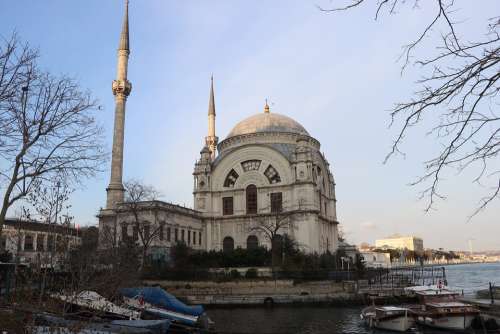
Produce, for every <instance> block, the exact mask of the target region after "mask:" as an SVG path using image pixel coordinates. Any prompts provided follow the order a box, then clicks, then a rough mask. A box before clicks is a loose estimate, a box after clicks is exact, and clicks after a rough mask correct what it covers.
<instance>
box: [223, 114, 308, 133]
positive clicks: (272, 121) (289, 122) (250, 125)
mask: <svg viewBox="0 0 500 334" xmlns="http://www.w3.org/2000/svg"><path fill="white" fill-rule="evenodd" d="M258 132H289V133H296V134H301V135H306V136H309V133H308V132H307V131H306V129H304V127H303V126H302V125H300V123H298V122H297V121H295V120H293V119H291V118H290V117H287V116H284V115H280V114H276V113H270V112H264V113H260V114H257V115H253V116H250V117H248V118H246V119H244V120H243V121H241V122H239V123H238V124H236V126H235V127H234V128H233V129H232V130H231V132H229V135H228V136H227V138H229V137H234V136H239V135H244V134H249V133H258Z"/></svg>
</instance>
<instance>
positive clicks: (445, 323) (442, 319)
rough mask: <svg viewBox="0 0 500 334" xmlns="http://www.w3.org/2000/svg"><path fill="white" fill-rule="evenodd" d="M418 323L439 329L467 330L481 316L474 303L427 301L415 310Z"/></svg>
mask: <svg viewBox="0 0 500 334" xmlns="http://www.w3.org/2000/svg"><path fill="white" fill-rule="evenodd" d="M413 313H414V314H415V316H416V321H417V323H418V324H420V325H423V326H428V327H434V328H439V329H447V330H455V331H465V330H467V329H469V328H470V327H471V325H472V321H473V320H474V319H475V318H477V317H478V316H479V311H478V310H477V309H476V308H475V307H474V306H472V305H470V304H466V303H462V302H457V301H442V302H429V303H425V304H424V305H423V306H422V308H421V309H420V310H413Z"/></svg>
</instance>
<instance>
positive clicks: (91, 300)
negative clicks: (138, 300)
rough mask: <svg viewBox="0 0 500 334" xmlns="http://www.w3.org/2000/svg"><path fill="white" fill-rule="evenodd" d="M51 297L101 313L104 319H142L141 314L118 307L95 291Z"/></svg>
mask: <svg viewBox="0 0 500 334" xmlns="http://www.w3.org/2000/svg"><path fill="white" fill-rule="evenodd" d="M51 297H52V298H54V299H58V300H60V301H63V302H65V303H68V304H71V305H74V306H77V307H80V308H84V309H88V310H91V311H93V312H98V313H101V314H102V315H103V316H104V317H108V318H112V319H128V320H138V319H141V313H140V312H138V311H135V310H132V309H130V308H126V307H121V306H118V305H116V304H114V303H112V302H110V301H109V300H107V299H106V298H104V297H103V296H101V295H100V294H98V293H97V292H95V291H82V292H80V293H78V294H73V295H68V294H63V293H53V294H51Z"/></svg>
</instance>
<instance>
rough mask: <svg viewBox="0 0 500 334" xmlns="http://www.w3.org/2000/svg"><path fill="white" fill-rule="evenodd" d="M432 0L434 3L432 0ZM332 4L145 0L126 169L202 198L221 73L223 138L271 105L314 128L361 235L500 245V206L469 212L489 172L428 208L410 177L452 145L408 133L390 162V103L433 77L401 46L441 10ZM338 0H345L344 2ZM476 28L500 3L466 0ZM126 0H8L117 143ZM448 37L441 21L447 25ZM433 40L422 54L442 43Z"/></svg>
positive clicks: (78, 208)
mask: <svg viewBox="0 0 500 334" xmlns="http://www.w3.org/2000/svg"><path fill="white" fill-rule="evenodd" d="M429 2H430V1H429ZM330 3H331V1H329V0H317V1H314V0H275V1H269V0H255V1H235V0H214V1H202V0H197V1H195V0H192V1H186V0H178V1H173V0H172V1H171V0H131V3H130V41H131V49H132V52H131V56H130V63H129V80H130V81H131V82H132V85H133V90H132V93H131V95H130V97H129V100H128V104H127V116H126V132H125V136H126V138H125V153H124V154H125V163H124V168H125V172H124V173H125V178H126V179H127V178H137V179H141V180H143V181H144V182H146V183H149V184H152V185H154V186H155V187H157V188H158V189H159V190H160V191H161V192H162V194H163V199H164V200H166V201H171V202H174V203H179V204H185V205H186V206H191V205H192V193H191V192H192V185H193V180H192V175H191V173H192V170H193V165H194V162H195V159H197V158H198V157H199V151H200V149H201V148H202V145H203V138H204V136H205V135H206V131H207V106H208V95H209V82H210V75H211V74H212V73H213V74H214V78H215V97H216V108H217V121H216V122H217V125H216V126H217V128H216V129H217V135H218V136H219V137H220V138H221V139H223V138H224V137H225V136H226V135H227V133H228V132H229V131H230V130H231V128H232V126H234V125H235V124H236V123H237V122H238V121H240V120H242V119H243V118H245V117H248V116H250V115H252V114H254V113H258V112H262V110H263V105H264V99H265V98H268V99H269V101H270V102H271V112H273V111H274V112H278V113H281V114H285V115H287V116H290V117H292V118H294V119H295V120H297V121H298V122H300V123H301V124H303V125H304V127H305V128H306V129H307V130H308V132H309V133H310V134H311V135H312V136H314V137H315V138H317V139H318V140H319V141H320V142H321V145H322V151H324V153H325V155H326V157H327V159H328V160H329V161H330V163H331V167H332V171H333V173H334V176H335V180H336V183H337V188H336V190H337V199H338V202H337V211H338V219H339V221H340V223H341V225H342V226H343V229H344V231H345V233H346V236H347V239H348V241H351V242H353V243H360V242H363V241H367V242H369V243H374V240H375V239H376V238H379V237H384V236H387V235H389V234H393V233H400V234H414V235H418V236H421V237H422V238H423V239H424V246H426V247H434V248H437V247H444V248H451V249H467V248H468V246H467V245H468V244H467V240H468V239H469V238H472V239H474V240H473V247H474V249H478V250H480V249H500V238H499V236H500V203H499V201H497V202H496V203H494V204H493V205H491V206H490V207H489V208H488V210H487V211H485V212H483V213H482V214H480V215H478V216H476V217H475V218H474V219H473V220H472V221H470V222H467V217H468V215H469V214H470V213H472V212H473V210H474V208H475V207H476V205H477V203H478V200H479V199H480V197H481V196H482V194H483V193H484V190H485V189H484V187H485V186H479V185H477V184H473V183H472V179H473V176H474V172H475V171H470V172H466V173H465V174H462V175H457V173H456V172H450V173H448V174H447V175H446V180H445V183H444V188H443V190H444V191H445V192H446V194H447V195H448V198H447V200H446V201H442V202H439V203H438V205H437V210H436V211H433V212H431V213H427V214H425V213H424V211H423V210H424V208H425V205H426V203H425V202H423V201H419V200H418V192H419V188H418V187H417V188H415V187H410V186H408V184H409V183H410V182H411V181H413V180H414V179H415V177H417V176H418V175H420V174H421V173H422V166H423V165H422V161H424V159H425V158H430V157H431V155H432V153H433V152H436V148H437V145H439V142H438V141H436V139H435V138H432V137H428V136H425V133H426V130H428V128H425V127H422V128H420V129H417V130H416V131H414V132H413V133H412V136H409V137H408V138H407V141H406V144H405V146H404V149H405V151H406V153H408V154H407V156H406V157H405V158H403V157H396V158H395V159H393V160H391V161H390V162H389V163H388V164H383V163H382V162H383V159H384V157H385V155H386V153H387V152H388V150H389V148H390V145H391V143H392V139H393V136H394V133H395V129H388V124H389V121H390V119H389V115H388V110H389V109H390V108H391V106H392V105H393V103H395V102H398V101H402V100H405V99H408V98H409V97H411V93H412V91H413V90H414V89H415V86H414V85H413V82H414V81H415V80H416V79H417V78H418V77H419V74H420V73H419V72H418V71H417V69H416V68H411V69H410V70H409V71H407V72H406V73H405V74H404V75H403V76H401V74H400V65H399V64H398V63H397V58H398V56H399V54H400V52H401V46H402V45H403V44H405V43H408V42H409V41H410V40H411V39H412V38H415V36H416V34H417V33H418V32H419V31H421V29H422V28H423V26H424V24H425V23H426V22H428V20H429V19H430V14H431V8H430V7H429V8H428V7H425V6H424V4H423V2H422V6H423V7H424V8H420V9H414V10H411V9H410V7H408V9H407V10H403V11H401V12H400V13H398V15H392V16H387V15H385V16H384V17H383V18H382V19H380V20H378V21H375V20H374V19H373V18H374V10H375V8H374V5H375V4H371V5H367V6H364V7H363V8H359V9H356V10H353V11H351V12H347V13H337V14H331V13H330V14H328V13H323V12H320V11H319V10H318V9H317V8H316V6H315V5H316V4H323V5H328V4H330ZM334 3H335V2H334ZM456 3H457V8H459V10H458V11H457V12H456V13H455V18H456V19H457V20H461V21H463V23H461V25H460V32H459V33H460V34H462V35H463V36H479V35H480V34H482V33H483V32H484V29H485V25H484V19H485V18H488V17H490V16H493V15H494V14H495V15H497V14H498V12H499V9H500V4H499V2H498V0H482V1H481V2H480V4H481V5H479V2H477V1H465V0H462V1H456ZM122 14H123V1H120V0H85V1H74V0H71V1H69V0H43V1H41V0H10V1H9V0H1V1H0V34H1V35H2V36H4V37H5V36H9V35H10V33H11V32H12V31H14V30H15V31H17V32H18V34H19V35H20V37H21V38H22V39H24V40H27V41H28V42H30V43H31V44H32V45H33V46H36V47H39V48H40V51H41V54H42V58H41V64H42V66H43V67H44V68H46V69H48V70H50V71H52V72H54V73H64V74H70V75H72V76H74V77H76V78H78V79H79V81H80V83H81V85H82V86H83V87H85V88H88V89H90V90H91V91H92V92H93V94H94V95H95V97H97V98H98V99H99V101H100V103H101V104H102V106H103V110H102V111H100V114H99V116H98V117H99V120H100V122H102V123H103V125H104V127H105V129H106V135H107V144H108V148H109V150H110V149H111V136H112V126H113V111H114V101H113V95H112V93H111V81H112V80H113V78H114V77H115V74H116V73H115V71H116V48H117V46H118V38H119V33H120V29H121V21H122ZM436 33H439V31H436ZM433 40H434V39H433V38H432V37H430V38H428V39H426V44H424V46H423V48H422V49H421V50H420V52H422V53H423V54H425V53H426V52H429V50H430V51H432V49H429V48H430V46H431V45H433V43H432V42H433ZM108 181H109V172H106V173H104V174H102V175H101V176H100V178H99V179H97V180H91V181H89V182H88V184H87V186H86V188H85V189H80V190H78V191H77V192H76V193H75V194H74V196H73V197H72V204H73V214H74V215H75V216H76V221H77V222H78V223H80V224H81V225H86V224H96V223H97V220H96V218H95V214H96V213H97V212H98V210H99V208H100V207H101V206H103V205H105V188H106V186H107V184H108Z"/></svg>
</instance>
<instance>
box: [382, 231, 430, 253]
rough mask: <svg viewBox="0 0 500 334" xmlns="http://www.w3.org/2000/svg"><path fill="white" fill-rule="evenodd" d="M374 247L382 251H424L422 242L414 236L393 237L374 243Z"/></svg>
mask: <svg viewBox="0 0 500 334" xmlns="http://www.w3.org/2000/svg"><path fill="white" fill-rule="evenodd" d="M375 247H377V248H382V249H407V250H411V251H415V252H420V253H421V252H423V251H424V242H423V240H422V239H421V238H418V237H415V236H400V235H394V236H391V237H388V238H386V239H378V240H376V241H375Z"/></svg>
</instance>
